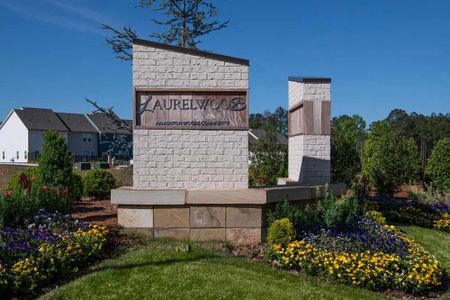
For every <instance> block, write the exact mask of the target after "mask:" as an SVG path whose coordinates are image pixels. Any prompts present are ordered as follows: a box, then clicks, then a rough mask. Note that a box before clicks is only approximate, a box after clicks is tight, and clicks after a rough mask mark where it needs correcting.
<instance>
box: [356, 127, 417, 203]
mask: <svg viewBox="0 0 450 300" xmlns="http://www.w3.org/2000/svg"><path fill="white" fill-rule="evenodd" d="M362 162H363V164H362V171H363V175H364V176H366V177H367V178H368V180H369V185H370V186H371V187H375V188H376V189H377V191H378V192H379V193H380V194H384V195H393V193H394V192H395V191H396V190H397V189H398V187H399V186H400V185H402V184H405V183H410V182H411V181H414V180H416V179H417V177H418V173H419V169H420V163H419V155H418V152H417V148H416V145H415V144H414V141H413V139H405V138H403V137H401V136H398V135H397V134H395V133H394V131H393V130H392V129H391V128H390V127H389V125H388V123H387V122H386V121H380V122H376V123H375V124H374V125H373V127H372V129H371V132H370V134H369V136H368V138H367V140H366V142H365V144H364V151H363V160H362Z"/></svg>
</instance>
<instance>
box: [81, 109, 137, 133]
mask: <svg viewBox="0 0 450 300" xmlns="http://www.w3.org/2000/svg"><path fill="white" fill-rule="evenodd" d="M87 117H88V118H89V119H90V120H91V121H92V122H93V123H94V124H95V126H97V128H98V129H99V130H100V131H101V132H102V133H118V134H129V133H130V131H129V130H127V129H123V128H119V127H118V126H117V124H115V123H114V122H113V120H111V118H109V117H108V116H107V115H106V114H104V113H92V114H88V115H87ZM124 121H125V122H127V123H128V125H129V128H130V129H132V128H133V126H132V124H133V122H132V121H131V120H124Z"/></svg>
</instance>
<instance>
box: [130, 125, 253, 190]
mask: <svg viewBox="0 0 450 300" xmlns="http://www.w3.org/2000/svg"><path fill="white" fill-rule="evenodd" d="M133 147H134V148H133V159H134V162H133V163H134V165H133V182H134V188H139V189H168V188H180V189H181V188H182V189H190V190H195V189H204V188H207V189H224V188H247V187H248V133H247V131H225V130H222V131H217V130H203V131H201V130H134V133H133Z"/></svg>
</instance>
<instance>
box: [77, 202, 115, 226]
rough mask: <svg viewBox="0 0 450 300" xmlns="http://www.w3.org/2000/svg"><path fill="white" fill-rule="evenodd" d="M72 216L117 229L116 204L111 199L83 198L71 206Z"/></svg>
mask: <svg viewBox="0 0 450 300" xmlns="http://www.w3.org/2000/svg"><path fill="white" fill-rule="evenodd" d="M72 216H73V217H74V218H77V219H79V220H81V221H85V222H88V223H91V224H97V225H101V226H105V227H107V228H108V229H110V230H111V229H117V206H115V205H113V204H111V200H93V199H89V198H83V199H81V200H80V201H78V202H76V203H75V204H74V206H73V208H72Z"/></svg>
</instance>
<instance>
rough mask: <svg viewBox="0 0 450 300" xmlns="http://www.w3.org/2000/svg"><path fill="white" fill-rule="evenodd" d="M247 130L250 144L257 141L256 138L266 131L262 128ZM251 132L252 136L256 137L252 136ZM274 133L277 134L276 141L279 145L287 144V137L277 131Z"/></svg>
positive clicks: (262, 135)
mask: <svg viewBox="0 0 450 300" xmlns="http://www.w3.org/2000/svg"><path fill="white" fill-rule="evenodd" d="M249 132H250V133H251V134H250V135H249V136H250V139H249V142H250V144H254V143H256V142H257V141H258V139H260V138H262V137H264V136H265V135H266V131H265V130H264V129H250V130H249ZM252 134H253V135H254V136H256V138H255V137H253V136H252ZM276 135H277V140H278V143H280V145H288V144H289V141H288V139H287V137H285V136H284V135H282V134H281V133H279V132H277V133H276Z"/></svg>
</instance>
